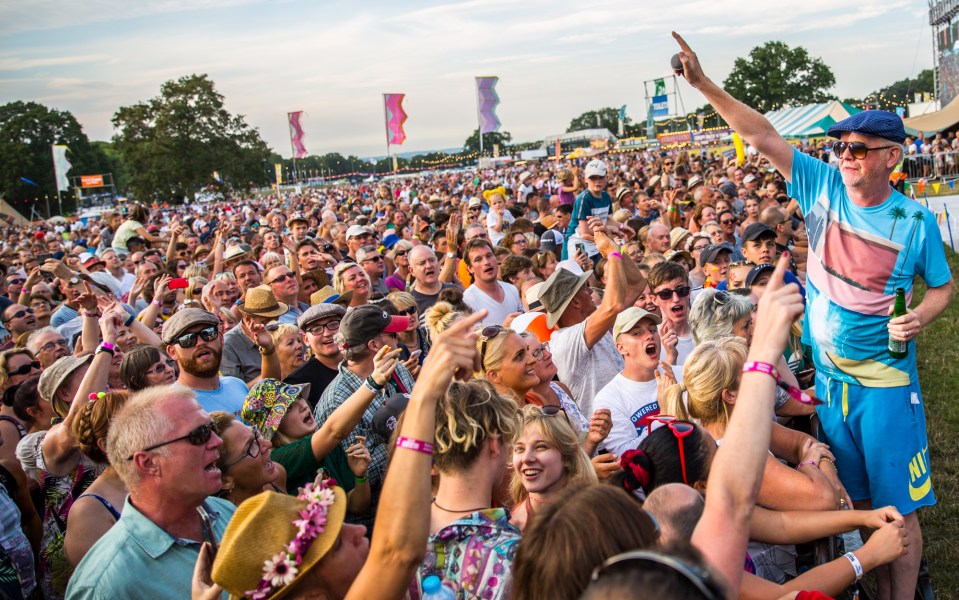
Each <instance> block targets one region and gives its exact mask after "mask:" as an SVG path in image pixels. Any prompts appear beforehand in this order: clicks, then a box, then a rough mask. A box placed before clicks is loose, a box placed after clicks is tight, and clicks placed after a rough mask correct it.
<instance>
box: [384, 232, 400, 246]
mask: <svg viewBox="0 0 959 600" xmlns="http://www.w3.org/2000/svg"><path fill="white" fill-rule="evenodd" d="M398 241H400V236H398V235H396V234H395V233H388V234H386V235H385V236H383V247H384V248H385V249H387V250H392V249H393V246H395V245H396V242H398Z"/></svg>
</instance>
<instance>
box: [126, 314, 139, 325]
mask: <svg viewBox="0 0 959 600" xmlns="http://www.w3.org/2000/svg"><path fill="white" fill-rule="evenodd" d="M136 320H137V316H136V315H130V316H129V317H127V320H126V321H125V322H124V323H123V326H124V327H129V326H130V325H132V324H133V322H134V321H136Z"/></svg>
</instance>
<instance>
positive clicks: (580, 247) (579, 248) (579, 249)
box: [576, 244, 586, 254]
mask: <svg viewBox="0 0 959 600" xmlns="http://www.w3.org/2000/svg"><path fill="white" fill-rule="evenodd" d="M576 251H577V252H582V253H583V254H586V244H576Z"/></svg>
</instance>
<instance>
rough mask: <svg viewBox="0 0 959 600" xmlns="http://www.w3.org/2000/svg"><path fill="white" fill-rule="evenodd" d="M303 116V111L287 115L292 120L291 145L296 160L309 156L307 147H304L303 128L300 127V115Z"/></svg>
mask: <svg viewBox="0 0 959 600" xmlns="http://www.w3.org/2000/svg"><path fill="white" fill-rule="evenodd" d="M302 114H303V111H302V110H298V111H296V112H291V113H286V116H287V117H288V118H289V119H290V143H292V144H293V156H294V158H304V157H305V156H306V154H307V152H306V146H304V145H303V136H304V133H303V127H301V126H300V115H302Z"/></svg>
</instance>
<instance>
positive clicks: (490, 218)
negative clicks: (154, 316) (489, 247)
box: [486, 210, 516, 246]
mask: <svg viewBox="0 0 959 600" xmlns="http://www.w3.org/2000/svg"><path fill="white" fill-rule="evenodd" d="M515 220H516V217H514V216H513V213H511V212H510V211H508V210H504V211H503V231H496V230H495V229H493V226H494V225H496V224H497V223H499V215H497V214H496V213H494V212H493V211H492V210H490V211H489V212H488V213H486V231H487V233H489V242H490V243H491V244H493V246H498V245H499V243H500V240H502V239H503V238H504V237H506V232H507V231H509V227H510V225H512V224H513V221H515Z"/></svg>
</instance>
